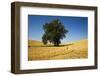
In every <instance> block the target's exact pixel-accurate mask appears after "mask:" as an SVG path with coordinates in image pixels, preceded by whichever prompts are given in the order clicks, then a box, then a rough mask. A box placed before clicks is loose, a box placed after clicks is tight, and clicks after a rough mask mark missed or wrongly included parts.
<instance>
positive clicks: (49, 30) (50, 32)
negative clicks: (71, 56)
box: [42, 19, 68, 46]
mask: <svg viewBox="0 0 100 76" xmlns="http://www.w3.org/2000/svg"><path fill="white" fill-rule="evenodd" d="M43 29H44V34H43V36H42V42H43V43H44V44H47V43H48V42H50V43H52V44H54V46H59V44H60V43H61V40H62V39H63V38H65V37H66V34H67V33H68V30H67V29H65V27H64V25H63V24H62V23H61V22H60V20H59V19H55V20H53V21H51V22H49V23H45V24H44V25H43Z"/></svg>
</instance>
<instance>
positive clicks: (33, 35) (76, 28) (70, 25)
mask: <svg viewBox="0 0 100 76" xmlns="http://www.w3.org/2000/svg"><path fill="white" fill-rule="evenodd" d="M54 19H59V20H60V21H61V23H62V24H63V25H64V26H65V28H66V29H68V31H69V32H68V33H67V34H66V37H65V38H64V39H63V40H61V42H62V43H64V42H65V43H66V42H72V41H78V40H82V39H87V38H88V18H87V17H74V16H72V17H71V16H45V15H28V39H29V40H37V41H42V35H43V34H44V30H43V25H44V24H45V23H46V22H50V21H52V20H54Z"/></svg>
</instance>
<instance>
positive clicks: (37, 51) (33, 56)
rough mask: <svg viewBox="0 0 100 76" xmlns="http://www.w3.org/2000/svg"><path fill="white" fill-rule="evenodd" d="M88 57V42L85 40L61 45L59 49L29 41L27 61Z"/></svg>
mask: <svg viewBox="0 0 100 76" xmlns="http://www.w3.org/2000/svg"><path fill="white" fill-rule="evenodd" d="M87 57H88V41H87V40H86V39H84V40H80V41H76V42H72V43H66V44H62V45H60V46H59V47H54V46H53V45H47V46H45V45H43V44H42V42H39V41H34V40H29V42H28V60H29V61H31V60H57V59H80V58H87Z"/></svg>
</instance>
